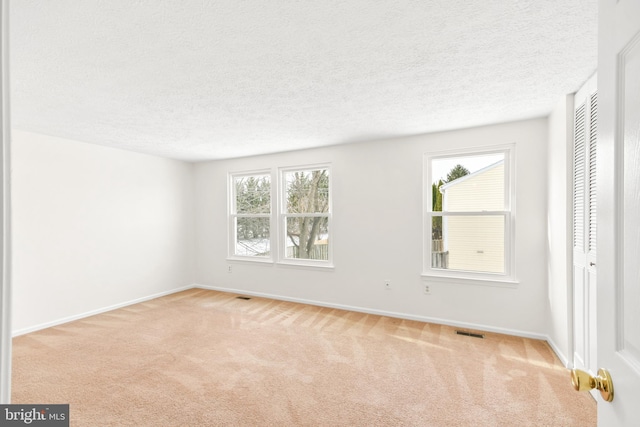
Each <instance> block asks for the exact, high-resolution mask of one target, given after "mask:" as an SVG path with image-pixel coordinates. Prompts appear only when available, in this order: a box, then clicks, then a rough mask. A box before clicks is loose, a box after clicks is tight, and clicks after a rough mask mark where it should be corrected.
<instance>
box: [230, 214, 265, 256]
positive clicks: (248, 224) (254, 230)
mask: <svg viewBox="0 0 640 427" xmlns="http://www.w3.org/2000/svg"><path fill="white" fill-rule="evenodd" d="M269 226H270V219H269V218H236V248H235V255H242V256H269V254H270V251H271V248H270V240H269Z"/></svg>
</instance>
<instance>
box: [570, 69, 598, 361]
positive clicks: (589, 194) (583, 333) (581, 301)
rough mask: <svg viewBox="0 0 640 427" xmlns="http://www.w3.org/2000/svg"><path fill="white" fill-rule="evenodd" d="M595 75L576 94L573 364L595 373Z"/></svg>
mask: <svg viewBox="0 0 640 427" xmlns="http://www.w3.org/2000/svg"><path fill="white" fill-rule="evenodd" d="M597 102H598V97H597V92H596V77H595V76H594V77H593V78H591V79H590V80H589V82H587V84H586V85H585V86H584V87H583V88H582V89H581V90H580V91H579V92H578V93H577V94H576V97H575V105H576V107H575V116H574V135H573V136H574V138H573V301H574V305H573V331H574V336H573V342H574V354H573V363H574V366H575V367H576V368H579V369H583V370H586V371H589V372H591V373H595V372H596V371H597V361H596V348H597V347H596V331H597V327H596V283H597V281H596V227H597V225H596V137H597V126H598V118H597V114H598V107H597Z"/></svg>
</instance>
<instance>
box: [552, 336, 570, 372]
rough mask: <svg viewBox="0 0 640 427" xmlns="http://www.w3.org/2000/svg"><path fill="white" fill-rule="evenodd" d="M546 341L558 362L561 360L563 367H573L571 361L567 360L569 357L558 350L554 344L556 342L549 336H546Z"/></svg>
mask: <svg viewBox="0 0 640 427" xmlns="http://www.w3.org/2000/svg"><path fill="white" fill-rule="evenodd" d="M546 341H547V343H548V344H549V347H551V350H553V352H554V353H555V354H556V356H557V357H558V359H560V362H562V364H563V365H564V367H565V368H567V369H571V368H573V363H571V362H570V361H569V358H568V357H567V356H566V355H565V354H564V353H563V352H562V351H560V347H558V346H557V345H556V343H555V342H554V341H553V340H552V339H551V337H549V336H547V337H546Z"/></svg>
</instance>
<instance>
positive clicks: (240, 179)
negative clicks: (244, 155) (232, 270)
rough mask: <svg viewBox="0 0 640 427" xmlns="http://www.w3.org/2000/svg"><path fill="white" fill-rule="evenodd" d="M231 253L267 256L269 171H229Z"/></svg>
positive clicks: (269, 249) (269, 218) (269, 213)
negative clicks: (246, 173) (230, 177)
mask: <svg viewBox="0 0 640 427" xmlns="http://www.w3.org/2000/svg"><path fill="white" fill-rule="evenodd" d="M231 181H232V182H231V187H232V194H233V195H232V198H231V214H230V216H229V217H230V222H231V236H232V240H233V241H232V248H231V253H232V254H233V255H234V256H241V257H245V256H247V257H262V258H269V257H270V256H271V175H270V174H268V173H263V174H252V175H233V176H232V179H231Z"/></svg>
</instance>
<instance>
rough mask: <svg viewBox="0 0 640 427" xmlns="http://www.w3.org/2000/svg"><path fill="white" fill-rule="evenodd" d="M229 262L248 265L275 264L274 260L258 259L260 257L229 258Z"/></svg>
mask: <svg viewBox="0 0 640 427" xmlns="http://www.w3.org/2000/svg"><path fill="white" fill-rule="evenodd" d="M227 261H230V262H239V263H243V262H246V263H248V264H270V265H271V264H273V263H274V262H273V259H271V258H258V257H239V256H230V257H227Z"/></svg>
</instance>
